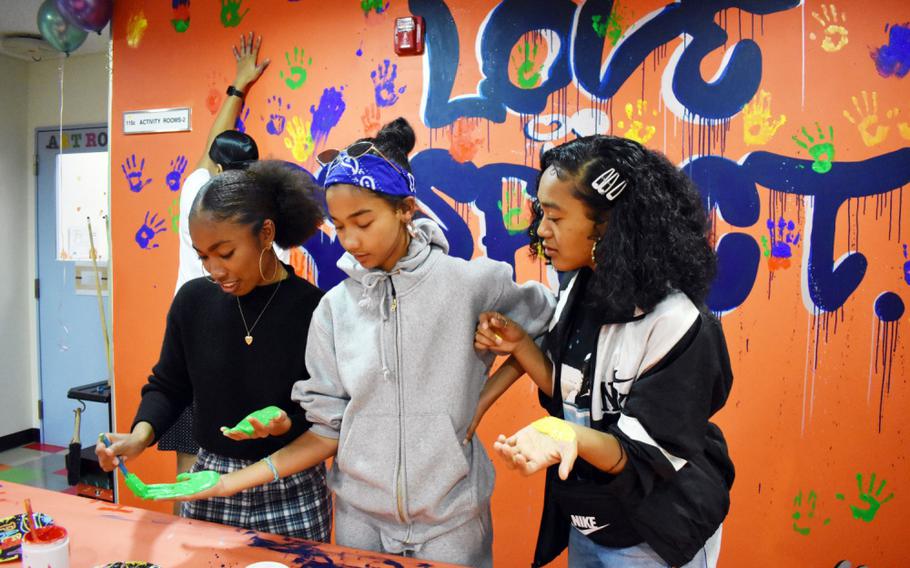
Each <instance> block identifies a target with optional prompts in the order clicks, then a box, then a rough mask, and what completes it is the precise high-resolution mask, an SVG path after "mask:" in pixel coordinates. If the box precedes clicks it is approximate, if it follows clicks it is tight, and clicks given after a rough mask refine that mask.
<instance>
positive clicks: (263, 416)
mask: <svg viewBox="0 0 910 568" xmlns="http://www.w3.org/2000/svg"><path fill="white" fill-rule="evenodd" d="M279 416H281V409H280V408H278V407H277V406H266V407H265V408H261V409H259V410H257V411H255V412H251V413H249V414H247V415H246V418H244V419H243V420H241V421H240V422H238V423H237V425H236V426H234V427H233V428H230V429H228V430H226V432H227V433H228V434H246V435H247V436H252V435H253V434H254V430H253V425H252V424H251V423H250V418H255V419H256V420H258V421H259V422H260V423H261V424H262V425H263V426H264V425H266V424H268V423H269V422H271V421H272V420H275V419H276V418H278V417H279Z"/></svg>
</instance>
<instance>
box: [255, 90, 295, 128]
mask: <svg viewBox="0 0 910 568" xmlns="http://www.w3.org/2000/svg"><path fill="white" fill-rule="evenodd" d="M265 102H266V104H269V105H272V106H274V107H275V108H274V109H273V110H274V112H272V113H271V114H269V122H268V124H266V125H265V129H266V131H267V132H268V133H269V134H271V135H272V136H278V135H279V134H281V133H282V132H284V125H285V122H287V119H286V118H285V116H284V112H285V111H289V110H291V103H287V104H284V102H283V101H282V100H281V97H278V96H275V97H269V98H268V99H267V100H266V101H265ZM261 118H262V120H265V118H264V117H261Z"/></svg>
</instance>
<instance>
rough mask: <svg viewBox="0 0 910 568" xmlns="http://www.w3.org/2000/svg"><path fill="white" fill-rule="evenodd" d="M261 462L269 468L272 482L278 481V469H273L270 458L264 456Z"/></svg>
mask: <svg viewBox="0 0 910 568" xmlns="http://www.w3.org/2000/svg"><path fill="white" fill-rule="evenodd" d="M261 461H264V462H265V465H267V466H269V469H270V470H272V475H273V476H274V478H273V479H272V481H278V480H279V479H281V476H280V475H278V468H277V467H275V464H274V463H272V456H265V457H264V458H262V460H261Z"/></svg>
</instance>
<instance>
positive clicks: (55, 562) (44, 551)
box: [22, 527, 70, 568]
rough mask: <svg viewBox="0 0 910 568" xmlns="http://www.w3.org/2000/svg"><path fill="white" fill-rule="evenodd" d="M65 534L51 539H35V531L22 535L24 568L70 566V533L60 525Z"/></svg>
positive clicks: (63, 567) (67, 567)
mask: <svg viewBox="0 0 910 568" xmlns="http://www.w3.org/2000/svg"><path fill="white" fill-rule="evenodd" d="M58 528H59V529H60V530H61V531H63V535H62V536H59V537H58V538H55V539H53V540H49V541H44V540H42V541H35V540H33V539H32V536H33V531H29V532H27V533H25V535H24V536H23V537H22V568H70V535H69V533H67V532H66V529H64V528H63V527H58Z"/></svg>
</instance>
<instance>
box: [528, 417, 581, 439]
mask: <svg viewBox="0 0 910 568" xmlns="http://www.w3.org/2000/svg"><path fill="white" fill-rule="evenodd" d="M531 426H533V427H534V429H535V430H537V431H538V432H540V433H541V434H545V435H547V436H549V437H551V438H553V439H554V440H556V441H558V442H571V441H573V440H574V439H575V430H572V427H571V426H569V424H568V422H566V421H565V420H560V419H559V418H553V417H552V416H547V417H546V418H541V419H540V420H535V421H534V422H532V423H531Z"/></svg>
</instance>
